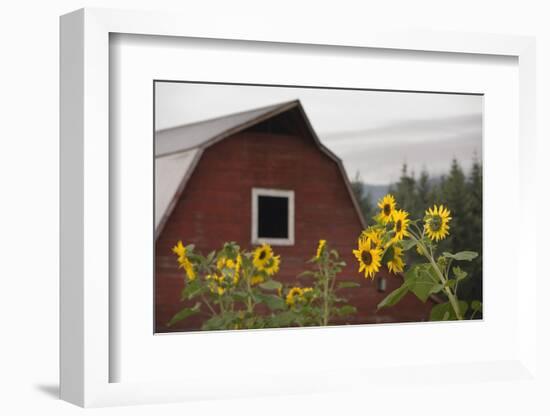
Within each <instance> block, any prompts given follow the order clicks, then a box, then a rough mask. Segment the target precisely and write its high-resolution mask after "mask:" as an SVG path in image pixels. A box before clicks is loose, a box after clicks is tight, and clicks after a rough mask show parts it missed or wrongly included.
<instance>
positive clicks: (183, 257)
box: [172, 241, 197, 280]
mask: <svg viewBox="0 0 550 416" xmlns="http://www.w3.org/2000/svg"><path fill="white" fill-rule="evenodd" d="M172 251H173V252H174V254H176V255H177V256H178V264H179V268H180V269H181V268H183V269H184V270H185V274H186V275H187V278H188V279H189V280H195V277H197V275H196V274H195V269H193V264H192V263H191V261H190V260H189V258H188V257H187V249H186V248H185V246H184V245H183V243H182V242H181V241H178V243H177V244H176V245H175V246H174V247H172Z"/></svg>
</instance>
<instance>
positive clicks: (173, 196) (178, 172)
mask: <svg viewBox="0 0 550 416" xmlns="http://www.w3.org/2000/svg"><path fill="white" fill-rule="evenodd" d="M293 109H297V110H298V111H299V112H300V114H301V116H302V119H303V120H304V122H305V124H306V127H307V128H308V130H309V132H310V134H311V136H312V137H313V140H314V141H315V143H316V144H317V146H318V147H319V149H320V150H321V151H322V152H323V153H325V154H326V155H327V156H329V157H330V158H331V159H332V160H334V161H335V162H336V164H337V165H338V168H339V169H340V173H341V174H342V179H343V180H344V183H345V185H346V187H347V189H348V192H349V194H350V197H351V200H352V202H353V205H354V207H355V210H356V211H357V214H358V216H359V219H360V221H361V223H362V224H363V226H365V222H364V219H363V215H362V213H361V209H360V208H359V204H358V203H357V200H356V198H355V195H354V193H353V190H352V189H351V185H350V183H349V179H348V176H347V174H346V171H345V169H344V166H343V164H342V161H341V159H340V158H339V157H338V156H336V155H335V154H334V153H332V152H331V151H330V150H329V149H328V148H326V147H325V146H324V145H323V144H322V143H321V141H320V140H319V137H318V136H317V134H316V133H315V131H314V130H313V126H312V125H311V123H310V122H309V119H308V117H307V115H306V113H305V111H304V109H303V107H302V105H301V104H300V101H299V100H295V101H289V102H285V103H281V104H277V105H271V106H268V107H262V108H259V109H255V110H251V111H244V112H241V113H236V114H230V115H227V116H224V117H218V118H214V119H210V120H205V121H201V122H198V123H192V124H187V125H183V126H178V127H173V128H169V129H164V130H159V131H157V132H156V133H155V234H156V237H158V236H159V234H160V232H161V231H162V229H163V227H164V224H165V223H166V221H167V220H168V217H169V216H170V214H171V213H172V210H173V209H174V206H175V204H176V202H177V201H178V199H179V197H180V195H181V193H182V192H183V190H184V188H185V184H186V183H187V181H188V180H189V177H190V176H191V174H192V173H193V170H194V168H195V166H196V165H197V163H198V162H199V160H200V157H201V155H202V153H203V151H204V150H205V149H206V148H208V147H209V146H211V145H213V144H214V143H217V142H218V141H220V140H223V139H224V138H226V137H229V136H231V135H233V134H235V133H238V132H239V131H242V130H245V129H247V128H249V127H252V126H254V125H256V124H258V123H261V122H262V121H265V120H267V119H269V118H271V117H274V116H276V115H278V114H281V113H284V112H286V111H289V110H293Z"/></svg>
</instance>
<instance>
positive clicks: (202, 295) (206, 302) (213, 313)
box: [201, 294, 216, 316]
mask: <svg viewBox="0 0 550 416" xmlns="http://www.w3.org/2000/svg"><path fill="white" fill-rule="evenodd" d="M201 298H202V300H203V302H204V304H205V305H206V306H208V309H210V312H212V316H214V315H216V311H215V310H214V308H213V307H212V305H210V302H208V300H207V299H206V298H205V297H204V294H201Z"/></svg>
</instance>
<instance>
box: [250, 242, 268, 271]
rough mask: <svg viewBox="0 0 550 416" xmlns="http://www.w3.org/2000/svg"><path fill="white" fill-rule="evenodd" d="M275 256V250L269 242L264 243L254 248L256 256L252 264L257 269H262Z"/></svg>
mask: <svg viewBox="0 0 550 416" xmlns="http://www.w3.org/2000/svg"><path fill="white" fill-rule="evenodd" d="M272 257H273V250H272V249H271V246H270V245H269V244H262V245H261V246H260V247H258V248H256V250H254V258H253V260H252V264H254V267H256V269H258V270H260V271H262V270H264V269H265V268H266V266H267V265H268V263H269V260H270V259H271V258H272Z"/></svg>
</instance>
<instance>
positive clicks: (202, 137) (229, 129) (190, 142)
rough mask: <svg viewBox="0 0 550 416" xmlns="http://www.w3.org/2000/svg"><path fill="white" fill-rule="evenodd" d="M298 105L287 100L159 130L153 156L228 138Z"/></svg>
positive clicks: (296, 102)
mask: <svg viewBox="0 0 550 416" xmlns="http://www.w3.org/2000/svg"><path fill="white" fill-rule="evenodd" d="M297 104H299V102H298V101H289V102H286V103H282V104H276V105H270V106H268V107H262V108H258V109H255V110H250V111H243V112H241V113H235V114H229V115H227V116H223V117H218V118H213V119H210V120H205V121H200V122H198V123H192V124H186V125H183V126H178V127H172V128H169V129H164V130H159V131H158V132H157V133H156V139H155V156H157V157H158V156H162V155H166V154H173V153H176V152H181V151H184V150H189V149H194V148H197V147H202V146H205V145H208V143H209V142H210V141H212V140H216V139H221V138H223V137H227V136H229V135H231V134H233V133H235V132H237V131H240V130H243V129H244V128H246V127H249V126H251V125H254V124H257V123H259V122H261V121H263V120H267V119H268V118H271V117H273V116H275V115H277V114H280V113H282V112H284V111H286V110H287V109H290V108H293V107H295V106H296V105H297ZM216 141H217V140H216Z"/></svg>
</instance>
